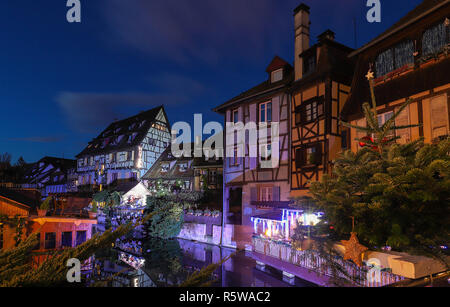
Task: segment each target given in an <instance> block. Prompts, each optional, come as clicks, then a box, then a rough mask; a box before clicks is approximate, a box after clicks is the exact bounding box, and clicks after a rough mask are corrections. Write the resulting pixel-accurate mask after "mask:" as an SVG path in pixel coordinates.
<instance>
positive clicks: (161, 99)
mask: <svg viewBox="0 0 450 307" xmlns="http://www.w3.org/2000/svg"><path fill="white" fill-rule="evenodd" d="M56 102H57V103H58V104H59V106H60V108H61V110H62V111H63V114H64V115H65V116H66V119H67V121H68V124H69V125H70V126H71V128H72V129H74V130H75V131H78V132H81V133H94V132H99V129H100V130H101V129H105V128H106V126H107V125H109V124H110V123H111V122H112V121H114V120H115V119H123V118H126V117H128V116H132V115H134V114H136V113H137V112H139V111H146V110H148V109H151V108H154V107H157V106H160V105H174V104H182V103H186V97H183V96H181V95H177V94H147V93H77V92H61V93H60V94H59V95H58V96H57V97H56Z"/></svg>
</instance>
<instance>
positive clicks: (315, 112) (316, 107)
mask: <svg viewBox="0 0 450 307" xmlns="http://www.w3.org/2000/svg"><path fill="white" fill-rule="evenodd" d="M323 100H324V97H320V98H314V99H311V100H307V101H305V102H303V103H302V105H301V106H300V107H298V108H297V109H296V110H295V123H296V124H297V125H299V124H308V123H311V122H313V121H315V120H316V119H318V118H319V117H320V116H322V115H323Z"/></svg>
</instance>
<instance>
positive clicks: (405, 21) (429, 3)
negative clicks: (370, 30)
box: [350, 0, 450, 57]
mask: <svg viewBox="0 0 450 307" xmlns="http://www.w3.org/2000/svg"><path fill="white" fill-rule="evenodd" d="M446 3H447V4H448V3H450V0H424V1H422V3H420V4H419V5H418V6H417V7H415V8H414V9H413V10H412V11H410V12H409V13H408V14H406V15H405V16H404V17H402V18H401V19H400V20H399V21H397V22H396V23H395V24H393V25H392V26H391V27H390V28H388V29H387V30H386V31H384V32H383V33H381V34H380V35H378V36H377V37H375V38H374V39H373V40H371V41H370V42H369V43H367V44H365V45H364V46H362V47H361V48H359V49H357V50H355V51H354V52H353V53H351V54H350V56H351V57H353V56H355V55H357V54H359V53H361V52H363V51H364V50H366V49H368V48H370V47H372V46H373V45H375V44H376V43H378V42H379V41H381V40H384V39H386V38H387V37H389V36H391V35H393V34H395V33H396V32H398V31H400V30H401V29H403V28H404V27H406V26H408V25H409V24H410V23H412V22H415V21H417V20H419V19H420V18H422V17H424V16H426V15H428V14H429V13H431V11H434V10H437V9H439V8H440V7H441V6H442V5H445V4H446Z"/></svg>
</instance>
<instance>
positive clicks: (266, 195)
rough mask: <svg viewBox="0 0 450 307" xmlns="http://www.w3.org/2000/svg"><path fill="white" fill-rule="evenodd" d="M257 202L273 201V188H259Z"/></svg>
mask: <svg viewBox="0 0 450 307" xmlns="http://www.w3.org/2000/svg"><path fill="white" fill-rule="evenodd" d="M259 201H261V202H270V201H273V187H261V188H260V189H259Z"/></svg>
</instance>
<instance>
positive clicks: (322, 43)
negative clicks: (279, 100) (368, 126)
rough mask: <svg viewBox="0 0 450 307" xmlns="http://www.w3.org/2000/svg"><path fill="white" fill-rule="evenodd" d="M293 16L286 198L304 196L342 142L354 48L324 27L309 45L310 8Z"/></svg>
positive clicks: (329, 165) (326, 170) (328, 166)
mask: <svg viewBox="0 0 450 307" xmlns="http://www.w3.org/2000/svg"><path fill="white" fill-rule="evenodd" d="M294 18H295V58H294V61H295V80H294V82H293V83H292V85H291V87H290V93H291V97H292V103H291V109H290V114H291V117H292V118H291V138H290V143H291V181H290V183H291V186H290V190H291V196H292V197H302V196H306V195H308V192H309V187H310V184H311V182H313V181H319V180H321V178H322V175H323V174H324V173H330V172H331V168H332V161H333V160H334V159H336V157H337V155H338V153H339V152H341V150H342V149H343V147H344V148H345V146H346V144H345V142H343V140H342V135H343V134H344V140H346V136H345V133H344V132H343V131H342V129H341V126H340V123H339V120H340V114H341V111H342V109H343V107H344V105H345V103H346V100H347V98H348V95H349V92H350V85H351V82H352V77H353V69H354V61H353V60H352V59H350V58H348V55H349V54H350V52H351V51H353V49H351V48H349V47H347V46H345V45H342V44H340V43H338V42H336V41H335V34H334V33H333V32H332V31H331V30H327V31H325V32H324V33H322V34H321V35H319V36H318V38H317V43H316V44H314V45H312V46H310V24H311V22H310V12H309V7H308V6H306V5H305V4H301V5H300V6H298V7H297V8H296V9H295V11H294Z"/></svg>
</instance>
